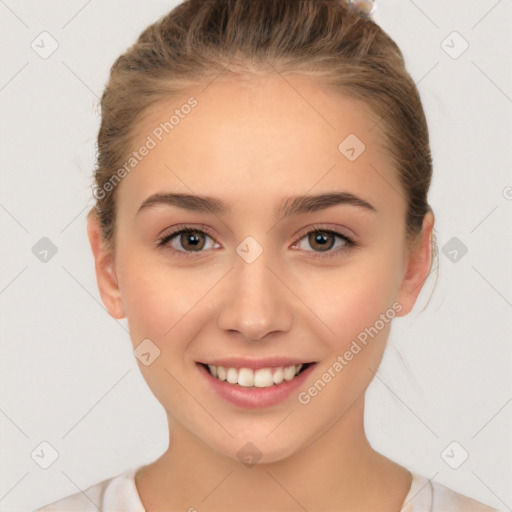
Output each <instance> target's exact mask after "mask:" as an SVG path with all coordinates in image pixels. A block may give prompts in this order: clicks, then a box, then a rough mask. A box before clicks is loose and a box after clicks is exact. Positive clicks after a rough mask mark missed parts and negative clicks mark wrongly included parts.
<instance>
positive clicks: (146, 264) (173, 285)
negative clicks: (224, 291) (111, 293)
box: [118, 256, 204, 344]
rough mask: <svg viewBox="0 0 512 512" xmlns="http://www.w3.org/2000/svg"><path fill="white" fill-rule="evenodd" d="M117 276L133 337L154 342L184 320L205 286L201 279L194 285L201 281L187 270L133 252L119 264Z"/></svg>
mask: <svg viewBox="0 0 512 512" xmlns="http://www.w3.org/2000/svg"><path fill="white" fill-rule="evenodd" d="M196 277H197V276H196ZM118 278H119V286H120V289H121V295H122V297H123V305H124V307H125V312H126V317H127V319H128V323H129V325H130V333H131V335H132V338H133V339H134V341H135V340H136V339H138V338H141V337H142V338H150V339H152V340H154V341H155V343H157V344H161V343H163V340H164V339H166V340H167V339H169V338H172V337H174V336H175V334H176V332H179V331H180V330H181V329H182V328H183V326H184V325H186V324H187V322H186V321H183V320H184V319H185V318H186V317H187V315H188V314H189V312H190V311H191V308H193V307H194V304H196V303H197V302H198V301H199V299H200V295H201V294H200V291H201V289H202V288H203V287H204V283H203V284H202V285H200V286H199V285H197V286H194V282H200V281H197V279H196V278H194V276H192V275H191V274H190V273H187V272H183V271H180V270H179V269H172V268H170V267H165V266H164V267H162V266H161V265H160V266H159V265H155V263H154V261H149V260H148V261H143V259H142V258H140V257H136V256H132V257H127V258H125V259H124V260H123V261H122V262H121V263H120V264H119V271H118Z"/></svg>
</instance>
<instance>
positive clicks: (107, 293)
mask: <svg viewBox="0 0 512 512" xmlns="http://www.w3.org/2000/svg"><path fill="white" fill-rule="evenodd" d="M87 236H88V237H89V243H90V244H91V249H92V253H93V255H94V268H95V271H96V282H97V284H98V290H99V292H100V296H101V300H102V301H103V304H104V305H105V307H106V308H107V311H108V312H109V314H110V316H112V317H114V318H117V319H121V318H124V317H125V312H124V307H123V303H122V301H121V292H120V290H119V286H118V283H117V276H116V273H115V259H114V251H113V250H112V249H111V248H109V247H108V246H107V244H106V242H105V240H104V239H103V236H102V231H101V226H100V221H99V219H98V215H97V214H96V212H95V211H94V210H91V211H90V212H89V214H88V215H87Z"/></svg>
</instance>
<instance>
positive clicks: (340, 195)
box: [137, 192, 377, 218]
mask: <svg viewBox="0 0 512 512" xmlns="http://www.w3.org/2000/svg"><path fill="white" fill-rule="evenodd" d="M157 205H168V206H177V207H179V208H183V209H185V210H189V211H194V212H203V213H213V214H226V213H230V212H231V207H230V206H228V205H227V204H226V203H224V202H223V201H221V200H220V199H216V198H213V197H209V196H197V195H192V194H175V193H163V194H162V193H158V194H153V195H152V196H150V197H148V198H147V199H146V200H144V202H143V203H142V204H141V206H140V207H139V209H138V211H137V214H139V212H140V211H141V210H144V209H147V208H151V207H155V206H157ZM337 205H348V206H355V207H357V208H359V209H362V210H366V211H370V212H374V213H376V212H377V209H376V208H375V207H374V206H373V205H372V204H370V203H369V202H368V201H365V200H364V199H362V198H360V197H358V196H356V195H354V194H351V193H350V192H328V193H324V194H318V195H303V196H294V197H288V198H286V199H285V200H284V201H283V203H282V204H281V205H280V207H279V208H278V209H277V211H276V217H278V216H282V217H283V218H286V217H291V216H293V215H299V214H301V213H311V212H316V211H320V210H324V209H326V208H329V207H331V206H337Z"/></svg>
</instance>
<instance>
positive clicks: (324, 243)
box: [308, 231, 336, 251]
mask: <svg viewBox="0 0 512 512" xmlns="http://www.w3.org/2000/svg"><path fill="white" fill-rule="evenodd" d="M308 242H309V245H310V246H311V247H312V248H313V249H315V250H318V251H328V250H329V249H332V248H333V246H334V244H335V242H336V236H335V235H334V233H332V232H329V231H312V232H311V233H309V235H308Z"/></svg>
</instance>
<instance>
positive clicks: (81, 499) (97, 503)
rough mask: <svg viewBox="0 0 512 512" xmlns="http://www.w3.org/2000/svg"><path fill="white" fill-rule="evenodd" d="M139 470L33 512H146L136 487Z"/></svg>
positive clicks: (104, 481)
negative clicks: (120, 511)
mask: <svg viewBox="0 0 512 512" xmlns="http://www.w3.org/2000/svg"><path fill="white" fill-rule="evenodd" d="M137 469H138V468H130V469H128V470H126V471H124V472H123V473H120V474H119V475H117V476H113V477H111V478H108V479H106V480H103V481H101V482H98V483H96V484H94V485H91V486H90V487H88V488H87V489H85V490H84V491H80V492H77V493H75V494H72V495H69V496H66V497H65V498H62V499H60V500H58V501H54V502H52V503H49V504H48V505H45V506H43V507H40V508H38V509H36V510H34V511H33V512H98V509H99V510H102V511H103V512H110V511H116V512H117V511H118V510H123V512H145V511H144V507H143V506H142V502H141V501H140V497H139V495H138V493H137V488H136V486H135V480H134V475H135V472H136V471H137Z"/></svg>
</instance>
